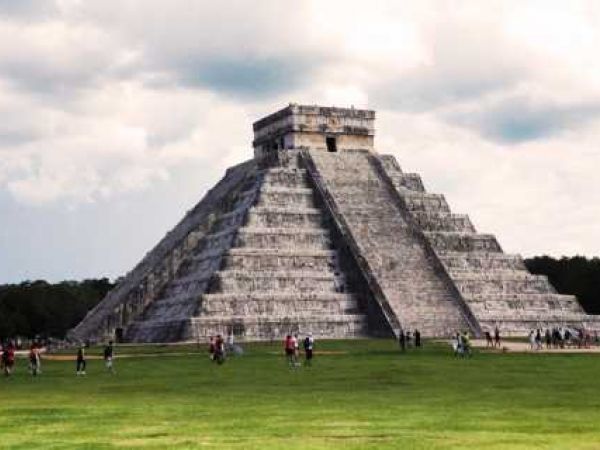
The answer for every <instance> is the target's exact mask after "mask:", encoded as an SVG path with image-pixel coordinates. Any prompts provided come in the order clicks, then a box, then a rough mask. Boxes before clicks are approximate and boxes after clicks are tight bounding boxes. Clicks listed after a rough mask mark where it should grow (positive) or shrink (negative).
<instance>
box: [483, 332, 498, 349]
mask: <svg viewBox="0 0 600 450" xmlns="http://www.w3.org/2000/svg"><path fill="white" fill-rule="evenodd" d="M500 344H501V339H500V328H498V327H496V328H494V336H493V337H492V333H490V330H485V345H486V347H492V348H496V347H498V348H500Z"/></svg>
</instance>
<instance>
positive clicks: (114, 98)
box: [0, 0, 600, 261]
mask: <svg viewBox="0 0 600 450" xmlns="http://www.w3.org/2000/svg"><path fill="white" fill-rule="evenodd" d="M598 47H600V6H599V5H598V3H597V2H593V1H573V2H569V3H568V4H567V3H565V2H548V1H542V2H538V1H536V0H531V1H525V2H522V1H490V2H487V3H486V4H485V8H484V7H483V6H482V3H481V2H479V1H464V2H461V3H460V4H457V3H456V2H452V1H448V2H446V1H422V2H421V1H419V2H414V1H383V0H381V1H379V0H378V1H375V2H370V3H365V2H362V1H358V0H356V1H355V0H344V1H342V0H329V1H327V2H321V1H317V0H306V1H299V2H294V3H287V2H281V1H279V0H266V1H261V2H248V1H243V0H225V1H223V2H204V1H189V0H172V1H170V2H164V1H162V0H145V1H143V2H141V1H139V0H138V1H136V0H119V1H117V0H104V1H94V0H92V1H80V0H56V1H39V2H38V1H36V2H33V1H29V0H25V1H15V2H9V1H3V0H0V116H1V117H2V121H0V197H1V198H4V199H5V200H6V199H9V200H6V202H5V204H7V203H10V202H13V203H14V205H13V207H14V208H17V207H20V208H23V209H26V210H27V211H30V212H31V217H37V219H35V220H39V221H40V223H43V221H44V218H43V214H41V213H40V214H39V215H38V216H36V214H35V212H36V211H42V210H44V209H47V208H53V209H54V210H55V212H56V214H57V215H59V212H60V210H61V208H63V209H65V210H77V209H78V208H79V209H82V208H91V209H93V208H108V209H110V205H111V204H112V202H118V201H121V200H123V199H134V198H135V199H136V200H135V201H137V202H140V204H141V203H144V204H146V203H147V204H151V203H152V201H153V200H154V199H155V196H156V192H163V189H164V192H170V193H172V194H173V195H181V197H178V198H185V199H187V201H192V200H190V199H194V201H195V200H196V199H198V198H199V197H200V196H201V194H202V189H207V188H209V187H210V184H211V183H212V182H214V181H215V180H216V179H217V178H218V177H219V176H220V175H221V174H222V171H223V170H224V169H225V168H226V167H227V166H228V165H231V164H234V163H237V162H239V161H241V160H244V159H246V158H248V157H250V155H251V154H252V149H251V141H252V136H251V124H252V122H253V121H254V120H256V119H257V118H259V117H261V116H262V115H265V114H268V113H270V112H272V111H274V110H276V109H279V108H280V107H282V106H284V105H285V104H287V103H288V102H290V101H297V102H304V103H309V104H326V105H340V106H350V105H355V106H357V107H369V108H373V109H376V110H377V111H378V123H377V124H376V126H377V136H376V142H377V144H376V145H377V147H378V148H379V150H381V151H388V152H393V153H396V154H397V155H398V156H399V159H400V163H401V164H402V165H403V166H405V167H407V168H408V169H410V170H414V171H418V172H421V173H422V174H423V178H424V181H425V183H426V185H427V186H430V187H431V188H432V190H434V191H438V192H443V193H445V194H446V195H447V196H448V198H449V199H450V200H451V202H452V203H453V205H454V206H455V208H454V209H455V210H457V211H459V212H469V213H471V214H472V215H473V216H474V219H475V222H476V224H478V225H479V228H480V229H482V230H483V231H486V230H490V231H494V232H497V233H498V234H499V236H500V241H501V242H502V243H505V247H507V249H509V250H511V251H513V250H520V249H523V250H524V251H525V252H526V253H529V254H532V253H541V252H544V251H549V252H565V253H570V254H572V253H574V252H581V253H587V254H594V253H595V254H598V253H600V248H598V244H597V243H595V242H594V241H593V240H592V239H591V238H590V236H594V235H595V232H594V230H592V229H591V228H590V227H591V226H593V224H595V223H597V222H598V220H599V218H600V212H599V210H598V207H597V206H596V204H597V198H598V197H599V196H600V193H599V192H598V183H597V182H596V181H595V180H596V178H597V176H596V167H598V164H599V163H600V161H598V151H597V147H598V142H600V136H599V133H600V131H599V130H600V123H599V105H600V77H598V76H597V74H598V73H600V59H598V58H597V48H598ZM191 168H193V170H192V169H191ZM196 171H197V174H196ZM182 173H185V174H186V175H185V176H186V177H188V178H186V180H182V179H181V177H182ZM197 178H198V179H197ZM200 178H201V180H200ZM177 183H182V186H185V188H181V189H180V190H179V191H178V190H176V189H174V188H173V186H175V185H178V184H177ZM151 193H152V194H151ZM151 195H152V196H153V197H152V199H151V198H149V196H151ZM161 199H162V200H161V201H163V206H162V207H159V206H156V208H157V210H161V208H162V210H165V211H167V210H168V211H170V213H172V214H173V216H172V217H171V216H170V217H168V218H165V221H164V223H174V222H176V221H177V220H178V219H179V215H178V214H176V212H177V211H175V210H173V209H169V208H168V207H167V206H165V205H166V201H167V200H166V197H165V198H163V197H161ZM131 201H133V200H131ZM152 204H154V203H152ZM15 205H16V206H15ZM189 206H191V205H189ZM0 209H1V208H0ZM2 213H4V211H2V210H0V214H2ZM159 213H160V212H159ZM28 217H29V216H28ZM123 217H125V216H123ZM167 219H168V220H167ZM123 220H125V219H123ZM164 223H163V226H164ZM149 226H152V225H149ZM531 229H535V230H536V233H535V236H531V232H530V231H531ZM159 231H160V233H159ZM162 232H164V230H162V229H161V230H154V231H153V232H151V231H149V232H148V233H149V234H148V236H154V237H156V236H157V235H160V234H161V233H162ZM153 233H154V234H153ZM56 239H59V236H57V237H56ZM148 239H150V237H149V238H148ZM125 241H126V239H123V240H122V242H120V244H121V245H125V246H126V245H127V243H126V242H125ZM6 242H9V243H10V239H8V240H7V241H6ZM153 243H154V242H150V241H148V242H146V243H144V245H145V246H147V247H149V246H151V245H152V244H153ZM11 245H12V244H11ZM15 245H16V244H15ZM136 245H139V246H140V247H143V246H144V245H142V244H139V243H138V244H136ZM16 248H17V247H13V250H12V251H13V252H15V251H16V252H18V249H17V250H15V249H16ZM136 248H137V247H136ZM23 261H25V260H23Z"/></svg>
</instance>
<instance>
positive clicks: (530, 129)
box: [445, 96, 600, 144]
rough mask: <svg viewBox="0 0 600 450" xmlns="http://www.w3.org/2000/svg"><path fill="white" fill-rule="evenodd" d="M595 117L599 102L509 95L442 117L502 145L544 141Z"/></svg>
mask: <svg viewBox="0 0 600 450" xmlns="http://www.w3.org/2000/svg"><path fill="white" fill-rule="evenodd" d="M598 117H600V101H596V102H593V101H584V102H574V103H571V104H557V103H554V102H550V101H536V100H533V99H530V98H527V97H524V96H516V97H512V96H510V97H507V98H503V99H502V100H500V101H497V102H495V103H494V104H491V105H487V104H486V103H484V104H483V105H478V106H477V107H476V108H467V109H466V110H463V111H459V112H451V113H448V114H446V115H445V118H446V119H447V120H448V121H450V122H452V123H455V124H457V125H460V126H463V127H468V128H472V129H475V130H476V131H477V132H479V133H480V134H481V135H482V136H484V137H485V138H487V139H491V140H493V141H496V142H499V143H503V144H513V143H522V142H526V141H534V140H537V139H546V138H549V137H552V136H556V135H558V134H560V133H561V132H563V131H565V130H567V129H570V128H573V127H575V128H576V127H581V126H583V125H585V124H586V123H587V122H589V121H591V120H594V119H595V118H598Z"/></svg>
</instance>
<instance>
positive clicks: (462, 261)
mask: <svg viewBox="0 0 600 450" xmlns="http://www.w3.org/2000/svg"><path fill="white" fill-rule="evenodd" d="M436 254H437V255H438V257H439V258H440V260H441V261H442V262H443V263H444V265H445V266H446V268H448V270H449V272H450V273H451V274H454V273H460V272H462V271H470V270H513V269H514V270H526V267H525V263H524V262H523V258H521V256H520V255H510V254H506V253H498V252H491V253H490V252H485V251H479V252H478V251H472V252H454V251H443V250H436Z"/></svg>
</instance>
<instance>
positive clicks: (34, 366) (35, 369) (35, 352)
mask: <svg viewBox="0 0 600 450" xmlns="http://www.w3.org/2000/svg"><path fill="white" fill-rule="evenodd" d="M29 371H30V372H31V375H32V376H34V377H37V376H38V374H39V373H40V353H39V348H38V346H37V345H36V344H35V343H34V344H31V347H30V349H29Z"/></svg>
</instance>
